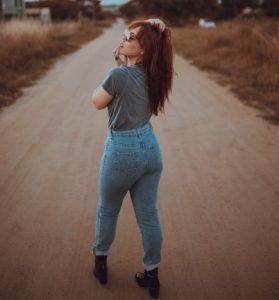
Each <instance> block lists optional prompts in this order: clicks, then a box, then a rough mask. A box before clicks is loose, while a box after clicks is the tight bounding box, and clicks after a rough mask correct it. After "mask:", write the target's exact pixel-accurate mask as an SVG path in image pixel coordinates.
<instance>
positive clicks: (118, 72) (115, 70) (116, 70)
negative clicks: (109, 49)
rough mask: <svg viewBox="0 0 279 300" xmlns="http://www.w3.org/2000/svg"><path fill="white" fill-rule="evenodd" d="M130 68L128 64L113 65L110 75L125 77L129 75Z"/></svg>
mask: <svg viewBox="0 0 279 300" xmlns="http://www.w3.org/2000/svg"><path fill="white" fill-rule="evenodd" d="M128 72H129V71H128V68H127V67H126V66H119V67H112V68H111V69H110V70H109V72H108V75H109V76H111V77H113V78H115V79H117V78H119V79H122V80H123V79H125V78H126V77H128V75H129V73H128Z"/></svg>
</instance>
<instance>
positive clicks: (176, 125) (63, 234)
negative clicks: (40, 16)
mask: <svg viewBox="0 0 279 300" xmlns="http://www.w3.org/2000/svg"><path fill="white" fill-rule="evenodd" d="M123 28H124V25H123V24H122V23H118V24H117V25H115V26H114V27H113V28H112V29H109V30H107V31H106V32H105V34H104V35H103V36H101V37H99V38H98V39H97V40H95V41H93V42H91V43H89V44H87V45H85V46H84V47H83V48H82V49H80V50H79V51H78V52H76V53H74V54H72V55H69V56H67V57H66V58H64V59H62V60H61V61H60V62H58V63H57V64H56V66H55V68H54V69H53V70H51V71H50V72H49V73H48V74H47V76H45V77H44V78H43V79H42V80H40V81H39V82H38V84H37V85H36V86H34V87H32V88H28V89H26V91H25V95H24V96H23V97H22V98H21V99H19V100H18V101H17V102H16V103H15V104H14V105H13V106H11V107H9V108H6V109H5V110H4V111H3V112H2V113H1V114H0V140H1V145H0V167H1V173H0V174H1V177H0V197H1V201H0V214H1V218H0V235H1V243H0V266H1V279H0V299H1V300H4V299H5V300H6V299H7V300H15V299H32V300H33V299H34V300H35V299H36V300H38V299H67V300H69V299H97V300H107V299H121V300H125V299H129V300H130V299H133V300H139V299H149V297H148V295H147V292H146V291H145V290H142V289H140V288H138V287H137V286H136V284H135V283H134V279H133V276H134V272H135V271H136V270H141V269H142V267H141V262H140V261H141V255H142V246H141V240H140V235H139V230H138V228H137V225H136V221H135V217H134V213H133V210H132V205H131V203H130V199H129V197H128V196H127V197H126V198H125V202H124V205H123V207H122V210H121V213H120V216H119V222H118V230H117V236H116V240H115V242H114V244H113V247H112V253H111V256H110V257H109V284H108V285H107V286H106V287H101V286H100V285H99V283H98V282H97V281H96V280H95V279H94V278H93V276H92V273H91V265H92V257H91V249H90V248H91V243H92V240H93V230H94V222H95V209H96V204H97V173H98V168H99V160H100V157H101V154H102V150H103V140H104V139H105V136H106V133H107V129H106V126H107V113H106V111H105V110H104V111H97V110H95V109H94V108H93V107H92V104H91V99H90V98H91V94H92V91H93V89H94V88H95V87H96V86H97V85H98V84H99V83H100V80H101V79H102V78H103V77H104V75H105V74H106V72H107V71H108V70H109V68H110V67H111V66H112V64H113V59H112V55H111V53H112V49H113V48H114V47H115V46H116V44H117V41H118V38H119V37H120V36H121V34H122V30H123ZM175 60H176V63H175V70H176V72H177V74H178V76H176V77H175V82H174V92H173V95H172V99H171V103H170V104H169V105H168V106H167V109H166V115H165V116H161V117H157V118H153V121H152V123H153V127H154V130H155V132H156V134H157V136H158V138H159V140H160V142H161V148H162V152H163V156H164V162H165V164H164V171H163V175H162V180H161V183H160V192H159V211H160V215H161V223H162V227H163V232H164V247H163V253H162V256H163V260H162V265H161V268H160V279H161V284H162V288H161V299H167V300H185V299H189V300H209V299H210V300H277V299H279V228H278V209H279V179H278V178H279V130H278V127H275V126H274V125H269V124H268V123H267V122H266V121H264V120H262V119H261V118H259V117H258V116H257V114H258V112H257V111H256V110H255V109H252V108H249V107H246V106H244V105H243V104H242V103H241V102H240V101H238V100H237V99H235V98H234V96H232V95H231V94H230V93H229V92H228V91H227V90H226V89H225V88H223V87H220V86H218V85H217V84H215V83H214V82H213V81H212V80H210V79H209V78H208V76H207V75H206V74H204V73H201V72H200V71H198V70H197V69H196V68H194V67H192V66H190V65H189V63H187V62H186V61H185V60H183V59H181V58H180V57H178V56H176V58H175Z"/></svg>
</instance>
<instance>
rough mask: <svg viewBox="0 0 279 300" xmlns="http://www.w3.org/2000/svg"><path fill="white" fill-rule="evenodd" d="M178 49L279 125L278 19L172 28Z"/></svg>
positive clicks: (245, 20) (223, 22)
mask: <svg viewBox="0 0 279 300" xmlns="http://www.w3.org/2000/svg"><path fill="white" fill-rule="evenodd" d="M173 41H174V47H175V50H176V51H177V52H178V53H179V54H181V55H182V56H184V57H185V58H187V59H189V60H191V62H192V63H193V64H195V65H197V66H198V67H199V68H201V69H203V70H206V71H208V72H210V73H211V74H212V75H214V77H215V79H217V81H218V82H219V83H221V84H225V85H229V86H230V89H231V90H232V91H233V92H234V93H236V94H237V95H238V96H239V97H240V99H241V100H243V101H245V102H246V103H247V104H249V105H252V106H254V107H257V108H259V109H261V110H262V111H263V112H264V117H265V118H266V119H269V120H270V121H273V122H275V123H279V20H276V19H269V18H267V19H260V20H254V19H248V20H247V19H244V20H233V21H222V22H219V23H217V26H216V28H214V29H203V28H200V27H198V26H197V25H196V23H195V24H188V25H186V26H184V27H181V28H173Z"/></svg>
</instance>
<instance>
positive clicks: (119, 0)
mask: <svg viewBox="0 0 279 300" xmlns="http://www.w3.org/2000/svg"><path fill="white" fill-rule="evenodd" d="M127 2H128V0H101V4H102V5H109V4H124V3H127Z"/></svg>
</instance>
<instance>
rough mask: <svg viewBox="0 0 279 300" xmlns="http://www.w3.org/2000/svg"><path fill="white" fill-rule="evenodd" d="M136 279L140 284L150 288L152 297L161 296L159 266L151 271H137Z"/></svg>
mask: <svg viewBox="0 0 279 300" xmlns="http://www.w3.org/2000/svg"><path fill="white" fill-rule="evenodd" d="M135 279H136V282H137V283H138V285H139V286H141V287H144V288H148V289H149V294H150V296H151V297H152V298H155V299H157V298H158V297H159V288H160V282H159V278H158V268H156V269H153V270H151V271H146V270H145V271H144V273H140V272H137V273H136V275H135Z"/></svg>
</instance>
